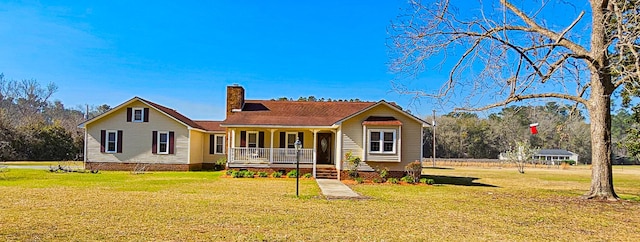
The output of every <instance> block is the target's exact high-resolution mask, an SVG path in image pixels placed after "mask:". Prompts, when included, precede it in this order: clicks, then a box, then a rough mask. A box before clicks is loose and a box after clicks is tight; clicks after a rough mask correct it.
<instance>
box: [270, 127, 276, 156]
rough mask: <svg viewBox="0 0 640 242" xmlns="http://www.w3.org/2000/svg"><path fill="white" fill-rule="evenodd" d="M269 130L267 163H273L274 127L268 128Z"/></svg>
mask: <svg viewBox="0 0 640 242" xmlns="http://www.w3.org/2000/svg"><path fill="white" fill-rule="evenodd" d="M269 131H271V144H270V145H269V164H273V134H274V133H275V132H276V130H275V129H270V130H269Z"/></svg>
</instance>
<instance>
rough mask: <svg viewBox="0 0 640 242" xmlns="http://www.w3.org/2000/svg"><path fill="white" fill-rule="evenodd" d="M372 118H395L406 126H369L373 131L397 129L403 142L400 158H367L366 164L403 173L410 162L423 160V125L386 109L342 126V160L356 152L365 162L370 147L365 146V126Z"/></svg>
mask: <svg viewBox="0 0 640 242" xmlns="http://www.w3.org/2000/svg"><path fill="white" fill-rule="evenodd" d="M369 116H393V117H395V118H396V119H398V120H400V121H401V122H402V124H403V125H402V127H401V128H400V129H401V130H399V129H398V127H397V126H368V128H370V129H379V128H384V129H386V128H393V129H396V130H397V131H396V135H399V138H400V143H398V144H396V145H397V154H395V155H373V154H368V153H367V154H365V155H364V156H366V157H365V158H366V159H365V162H367V164H368V165H369V166H371V167H373V168H380V169H381V168H388V169H389V170H392V171H403V170H404V167H405V166H406V165H407V164H408V163H409V162H412V161H415V160H419V159H420V157H421V156H422V154H420V147H421V145H422V143H421V142H422V137H421V136H422V123H420V122H418V121H416V120H415V119H413V118H411V117H408V116H407V115H405V114H402V113H400V112H398V111H396V110H393V109H392V108H390V107H387V106H385V105H379V106H377V107H374V108H372V109H370V110H367V111H365V112H363V113H361V114H358V115H356V116H354V117H352V118H350V119H348V120H345V121H344V122H343V123H342V137H341V138H342V140H341V141H342V150H341V156H340V157H344V155H345V154H346V152H349V151H352V152H353V154H354V155H357V156H359V157H361V158H363V148H365V147H364V146H365V145H366V144H363V140H364V139H363V134H365V132H363V125H362V122H363V121H364V120H365V119H367V118H368V117H369ZM366 133H368V132H366ZM398 152H399V153H398ZM398 155H400V162H398Z"/></svg>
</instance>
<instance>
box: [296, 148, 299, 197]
mask: <svg viewBox="0 0 640 242" xmlns="http://www.w3.org/2000/svg"><path fill="white" fill-rule="evenodd" d="M298 187H300V149H298V148H296V197H298Z"/></svg>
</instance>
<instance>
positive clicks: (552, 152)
mask: <svg viewBox="0 0 640 242" xmlns="http://www.w3.org/2000/svg"><path fill="white" fill-rule="evenodd" d="M498 158H499V159H500V160H508V159H509V158H508V157H506V155H505V154H504V153H501V154H500V156H499V157H498ZM563 160H573V161H575V162H578V154H576V153H573V152H571V151H567V150H562V149H541V150H538V151H536V152H535V153H534V154H533V161H534V162H538V163H542V164H548V165H559V164H560V163H561V162H562V161H563Z"/></svg>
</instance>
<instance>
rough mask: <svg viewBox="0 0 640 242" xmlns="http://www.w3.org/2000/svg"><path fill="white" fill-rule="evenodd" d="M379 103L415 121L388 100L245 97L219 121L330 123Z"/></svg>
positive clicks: (226, 123) (233, 123)
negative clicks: (265, 98) (239, 106)
mask: <svg viewBox="0 0 640 242" xmlns="http://www.w3.org/2000/svg"><path fill="white" fill-rule="evenodd" d="M378 105H388V106H389V107H391V108H392V109H394V110H397V111H399V112H400V113H403V114H405V115H407V116H409V117H411V118H412V119H415V120H416V121H418V122H420V123H422V124H425V123H426V122H425V121H422V120H421V119H419V118H416V117H415V116H413V115H411V114H409V113H407V112H405V111H403V110H400V109H399V108H397V107H395V106H393V105H392V104H389V103H387V102H385V101H384V100H383V101H379V102H304V101H266V100H245V104H244V106H243V107H242V110H241V111H240V112H234V113H232V114H230V115H229V116H228V117H227V119H226V120H224V121H223V122H222V124H221V125H222V126H223V127H227V126H252V125H264V126H312V127H315V126H324V127H327V126H332V125H335V124H339V123H341V122H343V121H344V120H346V119H349V118H351V117H353V116H355V115H358V114H360V113H362V112H365V111H367V110H369V109H371V108H373V107H376V106H378Z"/></svg>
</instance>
